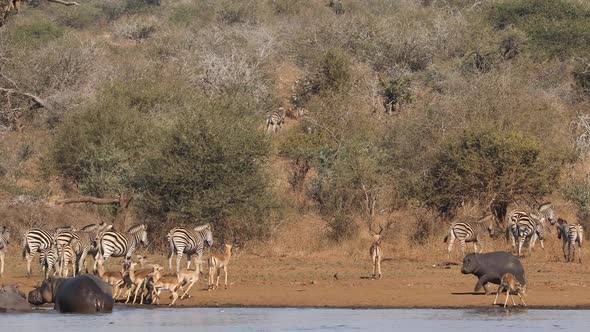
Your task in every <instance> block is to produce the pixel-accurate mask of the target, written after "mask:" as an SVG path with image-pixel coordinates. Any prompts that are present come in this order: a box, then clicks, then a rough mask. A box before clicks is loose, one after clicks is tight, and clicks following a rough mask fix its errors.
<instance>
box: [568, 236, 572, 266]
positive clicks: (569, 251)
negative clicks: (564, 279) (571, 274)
mask: <svg viewBox="0 0 590 332" xmlns="http://www.w3.org/2000/svg"><path fill="white" fill-rule="evenodd" d="M571 261H572V242H571V241H568V242H567V262H568V263H569V262H571Z"/></svg>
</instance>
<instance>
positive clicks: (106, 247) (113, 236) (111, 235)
mask: <svg viewBox="0 0 590 332" xmlns="http://www.w3.org/2000/svg"><path fill="white" fill-rule="evenodd" d="M146 229H147V226H146V225H145V224H141V225H135V226H133V227H131V228H129V230H128V231H127V234H124V233H120V232H116V231H111V230H109V231H106V232H103V233H102V235H100V237H99V238H98V240H97V242H98V253H97V254H96V257H95V259H94V271H96V269H97V261H98V260H99V259H100V258H102V260H103V261H106V260H107V259H108V258H109V257H111V256H113V257H125V258H126V259H131V256H132V255H133V252H134V251H135V249H137V246H139V244H143V245H146V244H147V230H146Z"/></svg>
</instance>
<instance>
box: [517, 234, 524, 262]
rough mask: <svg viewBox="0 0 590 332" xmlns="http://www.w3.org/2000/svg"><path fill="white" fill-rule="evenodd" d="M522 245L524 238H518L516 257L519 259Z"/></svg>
mask: <svg viewBox="0 0 590 332" xmlns="http://www.w3.org/2000/svg"><path fill="white" fill-rule="evenodd" d="M523 244H524V237H519V238H518V257H520V254H521V253H522V245H523Z"/></svg>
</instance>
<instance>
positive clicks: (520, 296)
mask: <svg viewBox="0 0 590 332" xmlns="http://www.w3.org/2000/svg"><path fill="white" fill-rule="evenodd" d="M517 294H518V297H519V298H520V301H522V304H524V306H525V307H527V305H526V302H524V299H523V298H522V295H520V292H519V293H517Z"/></svg>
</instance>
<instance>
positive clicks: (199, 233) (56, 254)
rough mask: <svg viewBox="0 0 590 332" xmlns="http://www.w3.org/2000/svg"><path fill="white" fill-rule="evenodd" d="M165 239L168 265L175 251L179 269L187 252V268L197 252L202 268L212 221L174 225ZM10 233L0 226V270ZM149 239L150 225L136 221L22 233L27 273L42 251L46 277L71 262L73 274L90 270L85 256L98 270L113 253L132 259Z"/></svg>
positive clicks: (64, 273) (59, 272)
mask: <svg viewBox="0 0 590 332" xmlns="http://www.w3.org/2000/svg"><path fill="white" fill-rule="evenodd" d="M166 239H167V241H168V244H169V250H168V259H169V268H170V269H172V257H173V256H174V254H175V253H176V255H177V260H176V272H177V273H178V272H179V270H180V261H181V259H182V257H183V255H187V258H188V263H187V268H190V266H191V258H192V256H193V255H196V256H197V257H196V260H195V262H196V264H197V266H198V267H199V268H200V266H201V263H202V261H201V260H202V256H203V250H204V247H205V244H206V245H207V246H209V247H211V246H212V245H213V233H212V228H211V225H210V224H205V225H201V226H197V227H194V228H185V227H175V228H173V229H172V230H170V231H169V232H168V233H167V235H166ZM9 240H10V233H9V231H8V229H7V228H6V227H4V226H2V227H1V228H0V263H1V264H0V273H2V274H3V272H4V258H5V256H6V253H7V251H8V245H9ZM147 242H148V233H147V225H145V224H139V225H134V226H132V227H131V228H129V229H128V230H127V232H119V231H116V230H114V229H113V225H108V224H106V223H104V222H103V223H100V224H91V225H86V226H84V227H82V228H81V229H79V230H77V229H75V228H74V227H71V226H67V227H58V228H53V229H44V228H31V229H29V230H27V231H26V232H25V234H24V235H23V242H22V244H23V250H22V255H23V258H25V260H26V262H27V268H26V272H27V276H31V275H32V273H31V263H32V261H33V258H34V256H35V255H36V254H37V253H38V254H39V263H40V266H41V270H42V271H43V274H44V277H45V278H47V277H48V275H49V274H50V273H51V272H53V275H57V276H68V275H69V267H70V266H72V271H73V275H74V276H75V275H76V274H79V273H82V272H86V273H87V272H88V269H87V268H86V263H85V260H86V257H87V256H88V255H90V256H92V257H94V267H93V271H97V263H98V260H99V259H100V260H102V261H103V262H104V261H106V260H108V259H109V258H110V257H123V258H125V259H127V260H128V259H130V258H131V257H132V256H133V253H134V252H135V251H136V250H137V248H138V247H139V246H141V245H143V246H146V245H147Z"/></svg>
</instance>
